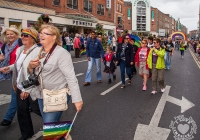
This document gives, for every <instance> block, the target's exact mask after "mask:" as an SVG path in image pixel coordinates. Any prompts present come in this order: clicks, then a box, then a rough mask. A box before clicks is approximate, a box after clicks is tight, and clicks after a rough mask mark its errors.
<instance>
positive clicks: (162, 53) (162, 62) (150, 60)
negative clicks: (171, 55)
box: [147, 48, 165, 69]
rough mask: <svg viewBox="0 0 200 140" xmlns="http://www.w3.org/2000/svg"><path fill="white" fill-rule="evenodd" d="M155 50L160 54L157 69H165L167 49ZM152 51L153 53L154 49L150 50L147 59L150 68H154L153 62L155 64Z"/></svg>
mask: <svg viewBox="0 0 200 140" xmlns="http://www.w3.org/2000/svg"><path fill="white" fill-rule="evenodd" d="M154 52H155V53H156V54H157V55H158V59H157V62H156V69H164V68H165V60H164V56H165V49H163V48H160V50H155V51H154ZM152 53H153V49H151V50H150V52H149V55H148V59H147V63H148V66H149V68H150V69H152V64H153V55H152Z"/></svg>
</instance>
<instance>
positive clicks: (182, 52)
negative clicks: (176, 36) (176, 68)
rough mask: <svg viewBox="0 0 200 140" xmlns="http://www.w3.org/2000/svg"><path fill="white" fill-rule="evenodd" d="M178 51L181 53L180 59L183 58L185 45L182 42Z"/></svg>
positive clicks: (181, 41)
mask: <svg viewBox="0 0 200 140" xmlns="http://www.w3.org/2000/svg"><path fill="white" fill-rule="evenodd" d="M179 49H180V51H181V58H183V56H184V52H185V43H184V42H183V40H180V48H179Z"/></svg>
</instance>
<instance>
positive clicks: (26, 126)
mask: <svg viewBox="0 0 200 140" xmlns="http://www.w3.org/2000/svg"><path fill="white" fill-rule="evenodd" d="M37 36H38V32H37V31H36V30H35V29H33V28H27V29H24V30H22V34H21V39H22V43H23V46H21V47H20V48H18V49H17V51H16V61H15V63H14V64H13V65H10V66H9V67H4V68H2V69H3V72H4V73H7V72H10V71H12V73H13V77H12V84H13V87H14V88H15V91H16V94H17V119H18V123H19V127H20V130H21V135H22V136H21V138H20V139H19V140H26V139H28V138H31V137H32V136H33V135H34V131H33V124H32V120H31V115H30V112H29V107H31V108H32V110H33V112H35V113H36V114H38V115H39V116H41V114H40V110H39V105H38V102H37V101H33V100H32V99H31V97H30V96H29V94H28V93H27V92H26V91H25V89H24V88H23V86H22V84H21V83H22V82H23V81H25V80H27V79H28V73H27V67H28V64H29V62H30V60H31V53H32V52H33V51H34V50H35V49H36V48H37V47H38V46H37V44H36V42H37V38H38V37H37Z"/></svg>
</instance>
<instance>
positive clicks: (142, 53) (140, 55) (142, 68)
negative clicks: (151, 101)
mask: <svg viewBox="0 0 200 140" xmlns="http://www.w3.org/2000/svg"><path fill="white" fill-rule="evenodd" d="M149 51H150V48H148V41H147V40H146V39H143V40H142V44H141V47H140V48H139V49H138V51H137V53H136V55H135V63H136V65H137V66H138V67H139V74H140V76H141V77H142V79H143V88H142V90H143V91H145V90H147V80H148V76H149V67H148V64H147V58H148V55H149Z"/></svg>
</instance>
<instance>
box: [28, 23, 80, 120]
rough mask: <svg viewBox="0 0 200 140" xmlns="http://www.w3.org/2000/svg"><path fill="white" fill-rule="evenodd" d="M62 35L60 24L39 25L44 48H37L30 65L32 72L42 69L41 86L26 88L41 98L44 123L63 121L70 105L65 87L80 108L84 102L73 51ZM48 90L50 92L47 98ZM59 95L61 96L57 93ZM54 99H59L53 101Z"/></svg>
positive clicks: (39, 100) (77, 108) (33, 96)
mask: <svg viewBox="0 0 200 140" xmlns="http://www.w3.org/2000/svg"><path fill="white" fill-rule="evenodd" d="M59 36H60V35H59V30H58V28H56V27H54V26H52V25H42V26H41V29H40V40H41V44H42V48H40V49H36V50H34V52H33V54H32V60H31V61H30V63H29V66H28V71H29V73H30V74H33V73H35V74H36V75H38V74H39V72H41V75H39V79H38V80H39V81H40V83H41V84H40V86H35V87H33V88H30V89H27V92H28V93H30V95H31V97H32V98H33V99H38V103H39V107H40V112H41V114H42V118H43V122H44V123H53V122H59V121H60V118H61V115H62V113H63V109H64V110H66V109H67V104H66V103H67V88H66V87H68V88H69V89H70V94H71V97H72V103H74V105H75V107H76V110H77V112H79V111H80V110H81V108H82V105H83V101H82V97H81V93H80V88H79V85H78V81H77V78H76V75H75V72H74V67H73V63H72V59H71V55H70V53H69V52H67V51H65V50H64V49H63V48H62V47H61V41H60V37H59ZM35 58H37V59H36V60H35ZM48 94H49V95H50V96H48V98H47V95H48ZM58 95H62V96H61V97H58ZM49 99H50V100H49ZM47 100H48V102H49V103H47ZM52 100H56V101H57V102H53V103H52V102H50V101H52ZM63 101H64V102H63ZM58 103H59V104H58Z"/></svg>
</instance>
